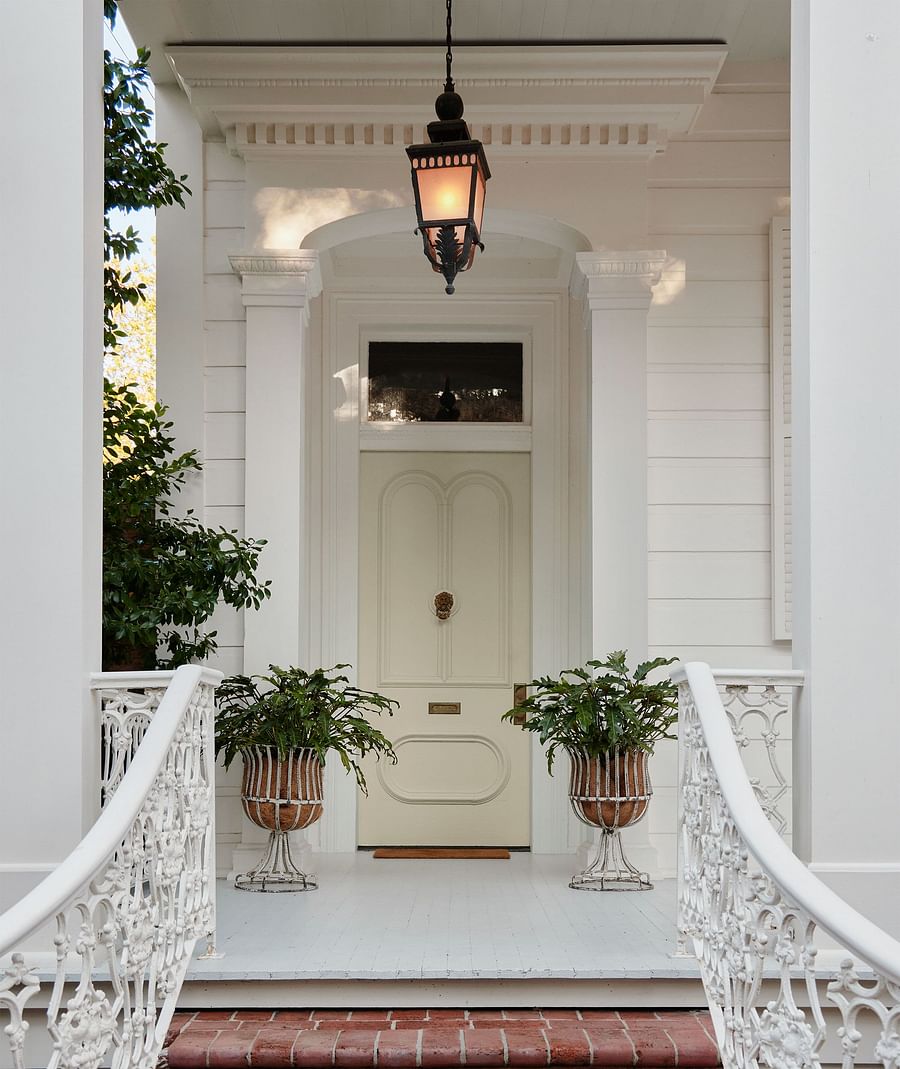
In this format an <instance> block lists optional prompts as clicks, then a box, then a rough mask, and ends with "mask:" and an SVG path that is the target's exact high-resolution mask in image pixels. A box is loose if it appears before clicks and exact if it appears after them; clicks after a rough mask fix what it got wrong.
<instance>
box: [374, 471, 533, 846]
mask: <svg viewBox="0 0 900 1069" xmlns="http://www.w3.org/2000/svg"><path fill="white" fill-rule="evenodd" d="M530 466H531V465H530V457H529V456H528V455H527V454H523V453H500V454H491V453H458V452H438V453H406V452H400V453H394V452H391V453H387V452H372V453H367V454H363V456H362V458H361V476H362V477H361V486H360V632H359V658H360V661H359V681H360V684H361V685H362V686H364V687H367V688H368V687H371V688H374V689H377V690H378V691H380V692H381V693H383V694H386V695H387V696H388V697H391V698H393V699H395V700H398V701H399V702H400V708H399V710H398V711H397V713H396V714H395V715H394V717H393V718H392V719H391V720H390V721H387V720H384V721H383V722H382V723H381V724H380V727H381V728H382V729H383V730H384V731H385V732H386V734H387V735H388V736H389V737H390V738H391V740H392V741H393V742H394V744H395V749H396V751H397V756H398V763H397V764H396V765H392V764H390V763H388V762H386V761H381V762H379V763H378V764H377V765H376V764H375V762H369V764H368V766H367V770H366V773H367V777H368V780H369V797H368V799H364V798H361V799H360V809H359V842H360V844H361V845H370V846H372V845H434V846H441V845H446V846H462V845H472V846H527V845H529V843H530V750H531V745H530V740H529V738H528V737H527V736H526V735H525V734H524V733H523V732H522V731H521V730H519V729H517V728H515V727H513V726H512V725H510V724H508V723H502V722H501V720H500V714H501V713H503V712H504V711H505V710H506V709H508V708H509V707H510V705H511V704H512V702H513V687H514V685H515V684H516V683H519V682H526V681H527V680H528V679H530V678H531V643H530V637H531V636H530V630H531V628H530V622H531V612H530V589H529V588H530V573H531V547H530V541H531V539H530V527H531V513H530V493H531V487H530ZM447 593H449V594H450V595H451V596H452V598H453V604H452V608H450V609H449V616H447V617H446V618H444V619H442V618H441V615H439V613H438V607H437V604H436V600H435V599H436V598H437V597H438V596H439V595H442V594H443V595H446V594H447ZM455 709H458V712H451V711H449V710H455Z"/></svg>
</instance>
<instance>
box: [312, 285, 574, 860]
mask: <svg viewBox="0 0 900 1069" xmlns="http://www.w3.org/2000/svg"><path fill="white" fill-rule="evenodd" d="M457 296H458V297H459V298H460V299H459V300H456V299H455V298H454V301H453V303H452V305H451V304H450V303H449V302H448V300H447V298H446V297H443V296H437V297H432V296H422V295H402V296H401V295H396V296H394V295H389V294H384V295H379V296H377V297H376V296H373V295H360V294H358V293H342V292H340V291H326V292H325V295H324V301H323V329H322V352H323V375H322V390H323V393H322V395H321V399H319V398H315V397H314V398H311V399H310V404H311V405H321V407H322V410H323V411H324V412H325V413H327V415H326V418H325V421H324V425H323V427H322V431H323V435H322V439H321V441H320V442H318V441H317V442H313V443H311V455H310V456H309V460H310V464H311V465H312V466H313V467H314V468H319V470H321V484H320V485H321V509H320V513H319V515H320V518H321V532H322V533H321V540H320V544H321V551H322V556H321V567H320V568H319V569H318V573H319V575H320V577H321V595H320V597H321V602H320V604H321V620H322V623H321V629H320V630H321V635H322V648H321V659H322V662H323V663H327V664H334V663H337V662H346V663H349V664H351V665H357V664H358V663H359V651H358V591H359V488H360V452H361V451H363V452H368V451H383V450H389V451H394V452H396V451H403V450H414V451H422V450H423V449H428V450H429V451H432V450H433V451H443V450H447V451H458V450H459V444H456V445H454V443H453V441H448V440H447V438H446V436H445V435H444V434H438V435H435V436H434V437H433V439H432V441H433V443H434V444H427V445H426V443H425V442H423V441H422V440H421V437H420V435H418V434H416V433H413V435H412V436H411V437H410V436H408V435H407V434H406V433H403V432H408V431H413V432H416V431H424V430H437V431H440V430H441V429H440V428H438V427H433V428H432V427H429V428H416V427H402V426H398V427H392V428H388V429H387V433H386V434H375V435H372V434H370V430H371V425H369V426H365V425H364V424H363V423H362V422H361V420H360V379H361V378H362V379H363V380H364V378H365V358H366V353H367V348H368V342H369V340H372V339H382V340H391V339H421V340H425V341H435V340H448V339H453V340H470V341H483V340H485V339H486V338H491V339H495V340H505V341H521V342H522V343H523V346H524V351H525V359H526V365H527V364H528V362H529V361H530V362H531V365H530V370H529V371H526V382H527V381H528V376H529V374H530V382H531V391H532V398H533V401H532V406H531V414H530V416H531V418H530V426H522V425H516V424H509V425H505V426H496V425H495V426H492V427H486V426H485V427H478V426H475V425H472V426H471V427H460V426H454V427H452V428H445V430H446V431H448V432H449V431H462V432H463V434H464V436H465V437H464V441H465V448H466V450H467V451H469V452H480V451H486V452H491V453H496V452H529V451H530V453H531V486H532V493H531V500H532V526H531V534H532V546H533V557H532V561H533V563H532V575H531V590H532V612H531V621H530V626H531V641H532V659H531V667H532V670H533V672H534V673H535V674H542V673H546V672H557V671H559V669H560V668H561V667H564V666H565V665H567V664H568V663H569V662H574V661H576V660H577V659H578V658H579V657H580V656H581V651H580V646H579V642H580V641H581V628H580V626H579V624H580V620H579V619H578V616H577V614H573V615H570V612H569V595H570V589H571V588H573V587H574V588H575V589H578V588H579V585H580V584H581V583H582V580H581V578H580V576H577V575H574V574H573V573H572V572H571V571H570V568H572V567H574V568H575V569H576V570H577V568H578V565H579V563H580V555H576V554H572V553H571V552H570V545H569V509H570V494H569V432H570V426H569V422H568V413H569V405H570V397H569V381H568V350H569V341H568V327H569V317H568V298H567V295H566V294H564V293H557V294H540V295H530V296H529V297H528V298H522V297H518V298H513V297H509V296H504V295H500V294H491V295H489V296H484V297H468V296H465V295H463V294H457ZM423 324H427V326H423ZM363 385H364V382H363ZM394 431H400V432H401V433H400V434H396V435H395V434H393V432H394ZM320 449H321V450H322V453H321V459H320V458H319V456H318V453H319V450H320ZM577 507H579V508H580V507H581V506H580V505H579V506H577ZM576 557H577V559H576ZM515 682H519V681H518V680H516V681H515ZM531 765H532V792H531V841H532V849H534V850H536V851H540V852H543V853H552V852H567V851H568V850H570V849H571V848H572V847H573V845H574V844H575V843H576V842H577V832H576V833H574V834H573V823H574V821H573V818H571V817H570V815H569V807H568V801H567V799H566V784H565V782H564V778H563V777H560V776H557V777H555V778H553V779H551V778H549V777H548V776H547V772H546V763H545V761H544V757H543V754H542V752H541V750H540V748H539V747H538V746H536V745H535V744H534V743H532V752H531ZM326 790H327V791H328V797H329V805H328V806H327V809H326V813H325V816H324V818H323V820H322V822H321V836H320V844H321V849H323V850H326V851H341V850H353V849H355V848H356V846H357V821H356V811H357V799H356V790H355V785H354V784H353V783H352V782H351V781H350V780H349V778H348V777H347V776H345V774H344V772H343V770H342V769H341V768H340V767H339V766H337V765H333V766H330V768H329V772H328V776H327V786H326Z"/></svg>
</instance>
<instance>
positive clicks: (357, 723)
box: [216, 664, 399, 793]
mask: <svg viewBox="0 0 900 1069" xmlns="http://www.w3.org/2000/svg"><path fill="white" fill-rule="evenodd" d="M347 667H349V666H348V665H346V664H338V665H335V666H334V668H328V669H325V668H316V669H313V671H311V672H306V671H304V670H303V669H302V668H279V667H278V666H277V665H272V664H270V665H269V675H255V676H231V677H230V678H228V679H226V680H224V681H223V682H222V683H221V684H220V686H219V689H218V691H217V693H216V704H217V711H216V754H217V755H218V754H222V755H223V758H224V762H225V767H226V768H228V767H229V765H230V764H231V762H232V761H233V760H234V759H235V757H237V755H238V754H239V753H240V752H241V751H242V750H246V749H249V748H251V747H254V746H262V747H269V748H271V749H274V750H277V751H278V756H279V757H287V755H288V754H289V753H290V751H292V750H302V749H309V750H312V751H314V753H315V754H316V756H317V757H318V759H319V761H320V762H321V763H322V764H324V763H325V757H326V755H327V754H328V752H329V750H333V751H334V752H335V753H336V754H337V755H338V757H339V758H340V760H341V764H342V765H343V766H344V768H345V769H346V770H347V771H348V772H350V771H351V770H352V771H353V773H354V775H355V777H356V782H357V783H358V784H359V786H360V788H361V790H362V791H363V793H368V792H367V790H366V777H365V775H364V774H363V771H362V769H361V768H360V761H361V760H362V758H364V757H365V756H366V755H367V754H375V756H376V758H381V757H385V758H387V759H388V760H389V761H391V763H392V764H396V763H397V755H396V754H395V753H394V750H393V747H392V746H391V744H390V741H389V740H388V739H387V738H386V736H385V735H383V734H382V733H381V732H380V731H379V730H378V728H376V727H374V726H373V725H372V724H370V723H369V721H368V719H367V717H368V716H370V715H371V714H373V713H374V714H375V715H377V716H380V715H381V714H382V713H386V714H387V715H388V716H392V715H393V711H394V710H393V707H394V706H398V707H399V703H398V702H396V701H394V700H393V699H391V698H385V697H384V695H382V694H378V693H376V692H375V691H371V690H360V689H359V688H358V687H353V686H351V685H350V681H349V679H348V678H347V677H346V676H345V675H340V674H339V673H340V670H341V669H342V668H347Z"/></svg>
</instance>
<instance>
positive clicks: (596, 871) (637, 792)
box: [569, 750, 653, 891]
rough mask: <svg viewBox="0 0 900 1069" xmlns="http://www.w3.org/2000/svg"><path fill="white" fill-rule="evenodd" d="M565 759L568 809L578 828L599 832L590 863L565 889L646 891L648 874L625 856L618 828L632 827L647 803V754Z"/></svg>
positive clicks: (581, 755) (579, 754) (578, 754)
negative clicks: (579, 824) (568, 763)
mask: <svg viewBox="0 0 900 1069" xmlns="http://www.w3.org/2000/svg"><path fill="white" fill-rule="evenodd" d="M569 756H570V758H571V776H570V780H569V800H570V801H571V803H572V809H573V810H574V812H575V815H576V816H577V817H578V819H579V820H580V821H581V822H582V823H583V824H587V826H588V827H590V828H593V829H594V830H597V829H599V830H600V842H599V844H598V846H597V850H596V853H595V854H594V857H593V860H592V861H591V862H590V864H589V865H588V866H587V868H585V870H584V871H583V872H579V873H577V874H576V875H574V876H573V877H572V879H571V881H570V882H569V886H570V887H571V888H573V890H576V891H649V890H650V889H651V888H652V887H653V884H652V883H651V882H650V874H649V873H647V872H641V871H640V870H639V869H638V868H636V867H635V866H634V865H632V863H631V862H630V861H629V860H628V858H627V857H626V856H625V850H624V847H623V845H622V835H621V829H622V828H625V827H629V826H630V825H632V824H636V823H637V822H638V821H639V820H640V819H641V817H643V815H644V814H645V813H646V811H647V806H648V805H649V804H650V798H651V796H652V794H653V788H652V787H651V785H650V773H649V769H648V766H647V754H646V753H644V752H643V751H641V750H628V751H624V752H619V751H613V752H612V753H610V754H607V755H605V756H604V757H591V756H589V755H588V754H585V753H582V752H580V751H572V752H571V753H570V755H569Z"/></svg>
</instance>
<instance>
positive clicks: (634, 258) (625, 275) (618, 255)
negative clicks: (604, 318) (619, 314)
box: [570, 249, 666, 309]
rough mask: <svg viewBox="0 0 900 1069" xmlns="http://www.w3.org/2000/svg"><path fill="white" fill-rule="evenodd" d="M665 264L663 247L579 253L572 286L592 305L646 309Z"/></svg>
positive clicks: (574, 294)
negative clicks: (651, 292) (661, 248)
mask: <svg viewBox="0 0 900 1069" xmlns="http://www.w3.org/2000/svg"><path fill="white" fill-rule="evenodd" d="M665 263H666V253H665V252H664V251H662V250H660V249H653V250H635V251H627V252H615V251H604V252H577V253H576V254H575V264H574V266H573V268H572V279H571V283H570V289H571V292H572V294H573V296H576V297H584V298H585V299H586V302H587V304H588V307H589V308H591V309H593V308H638V309H640V308H646V307H647V306H648V305H649V303H650V290H651V288H652V287H653V286H655V285H656V283H657V282H659V279H660V276H661V274H662V270H663V267H664V266H665Z"/></svg>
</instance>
